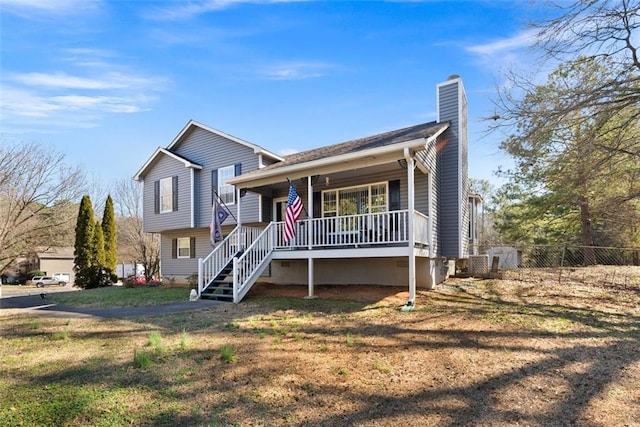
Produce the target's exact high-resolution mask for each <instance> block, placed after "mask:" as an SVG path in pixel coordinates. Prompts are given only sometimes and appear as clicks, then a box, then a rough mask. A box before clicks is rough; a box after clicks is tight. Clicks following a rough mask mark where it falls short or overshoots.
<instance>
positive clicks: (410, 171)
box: [404, 148, 416, 305]
mask: <svg viewBox="0 0 640 427" xmlns="http://www.w3.org/2000/svg"><path fill="white" fill-rule="evenodd" d="M404 158H405V159H406V160H407V184H408V188H407V192H408V194H407V200H408V201H409V206H408V209H409V224H408V226H409V230H408V232H409V303H408V305H413V303H414V302H415V299H416V254H415V236H414V233H413V219H414V212H415V210H416V203H415V194H416V193H415V182H414V175H415V174H414V168H415V161H414V160H413V155H412V153H411V151H410V150H409V149H408V148H405V149H404Z"/></svg>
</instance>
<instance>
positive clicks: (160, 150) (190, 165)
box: [133, 147, 202, 181]
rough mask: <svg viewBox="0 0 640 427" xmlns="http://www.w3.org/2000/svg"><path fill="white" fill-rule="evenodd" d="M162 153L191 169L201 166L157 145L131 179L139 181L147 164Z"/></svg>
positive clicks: (147, 166) (200, 167)
mask: <svg viewBox="0 0 640 427" xmlns="http://www.w3.org/2000/svg"><path fill="white" fill-rule="evenodd" d="M161 154H164V155H166V156H169V157H171V158H173V159H175V160H177V161H179V162H181V163H182V164H184V167H185V168H193V169H202V166H200V165H199V164H197V163H193V162H192V161H190V160H188V159H186V158H184V157H182V156H180V155H178V154H176V153H173V152H171V151H169V150H167V149H165V148H162V147H158V148H157V149H156V151H155V152H154V153H153V154H152V155H151V157H149V160H147V161H146V163H145V164H144V165H142V167H141V168H140V170H138V172H136V174H135V175H134V176H133V179H135V180H136V181H139V180H140V178H141V177H142V176H144V174H145V172H146V171H147V169H148V168H149V166H150V165H151V164H152V163H153V161H154V160H155V159H156V157H158V156H159V155H161Z"/></svg>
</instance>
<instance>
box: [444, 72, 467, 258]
mask: <svg viewBox="0 0 640 427" xmlns="http://www.w3.org/2000/svg"><path fill="white" fill-rule="evenodd" d="M466 109H467V100H466V96H465V95H464V89H463V87H462V83H461V81H460V80H458V79H456V80H452V81H448V82H445V83H443V84H441V85H439V86H438V120H439V121H440V122H443V121H450V122H451V126H450V127H449V129H447V131H446V132H445V134H444V135H443V139H445V140H446V141H448V142H447V144H446V145H444V146H443V147H442V149H441V150H440V153H439V156H440V158H439V162H438V163H437V164H438V171H437V173H438V176H439V194H438V196H439V197H438V204H439V206H438V211H439V212H438V227H439V238H440V245H441V255H443V256H446V257H460V258H463V257H466V255H467V253H468V250H467V247H468V239H467V237H466V236H467V231H466V227H467V224H468V198H467V193H468V189H467V185H468V177H467V162H468V160H467V156H468V155H467V129H466V128H467V123H466Z"/></svg>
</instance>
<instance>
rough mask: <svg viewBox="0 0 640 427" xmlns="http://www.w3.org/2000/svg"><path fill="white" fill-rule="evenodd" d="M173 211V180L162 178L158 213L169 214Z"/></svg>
mask: <svg viewBox="0 0 640 427" xmlns="http://www.w3.org/2000/svg"><path fill="white" fill-rule="evenodd" d="M172 210H173V179H172V178H163V179H161V180H160V213H164V212H171V211H172Z"/></svg>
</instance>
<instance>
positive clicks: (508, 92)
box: [490, 0, 640, 160]
mask: <svg viewBox="0 0 640 427" xmlns="http://www.w3.org/2000/svg"><path fill="white" fill-rule="evenodd" d="M546 3H549V2H546ZM555 10H557V11H558V12H559V14H558V16H556V17H555V18H553V19H549V20H545V21H542V22H536V23H532V26H533V28H534V29H535V30H536V38H535V39H536V42H535V44H534V46H533V47H534V48H536V50H537V51H538V52H539V53H540V55H541V58H540V59H541V61H542V62H544V61H550V62H553V63H554V64H557V63H558V62H561V63H562V62H566V63H573V64H574V66H576V67H581V66H586V64H589V63H599V64H606V67H607V73H606V74H605V75H604V76H600V77H601V79H600V80H599V81H598V82H597V83H596V84H588V85H582V84H575V85H571V86H568V87H565V88H560V87H558V88H556V92H554V93H553V94H550V96H553V99H554V108H553V109H547V110H545V111H544V112H543V117H542V120H541V122H544V124H545V126H546V127H555V128H558V127H563V126H570V127H573V126H583V125H584V124H585V123H589V122H590V121H591V118H592V117H591V116H590V115H585V114H583V112H585V111H597V112H598V115H599V117H600V118H601V119H600V120H599V121H598V123H600V124H602V125H603V126H602V127H600V128H598V127H597V124H598V123H596V126H594V124H593V123H590V126H591V127H592V128H593V129H594V131H598V132H597V133H596V134H595V136H596V139H599V140H607V141H608V143H607V144H603V145H601V147H600V148H602V149H604V150H607V151H610V152H616V153H623V154H627V155H629V156H631V157H633V158H635V159H636V160H637V158H638V157H639V156H640V148H639V146H638V144H637V140H636V139H635V135H629V132H628V128H629V127H631V128H635V127H636V124H637V122H638V121H639V120H640V109H638V108H637V106H638V105H640V59H639V57H638V49H639V48H640V34H639V33H640V1H638V0H574V1H571V2H569V3H567V2H559V4H556V5H555ZM554 68H555V66H554ZM505 78H506V79H507V81H508V82H509V83H508V84H507V85H505V86H504V87H503V88H502V89H500V90H499V93H498V97H497V99H496V108H497V110H496V114H495V115H494V116H493V117H492V118H493V119H495V122H494V123H493V124H492V125H491V126H490V127H491V129H492V130H494V129H496V128H512V127H516V126H517V125H518V123H520V122H521V121H522V119H523V118H524V119H527V118H529V117H531V116H533V115H540V111H539V110H531V109H529V108H527V107H531V105H526V104H524V103H522V102H521V100H522V99H524V98H525V97H526V96H527V95H529V94H533V93H535V92H536V91H537V87H538V85H537V83H536V79H535V76H530V75H525V74H523V73H521V72H518V71H511V72H508V73H507V74H506V75H505ZM534 106H535V105H534ZM629 110H631V111H634V112H635V114H630V115H627V117H626V118H625V120H620V121H619V123H618V126H617V127H611V126H610V125H609V124H610V123H611V119H612V118H617V117H619V112H620V111H629ZM533 132H537V129H532V133H533ZM633 133H635V132H633Z"/></svg>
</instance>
